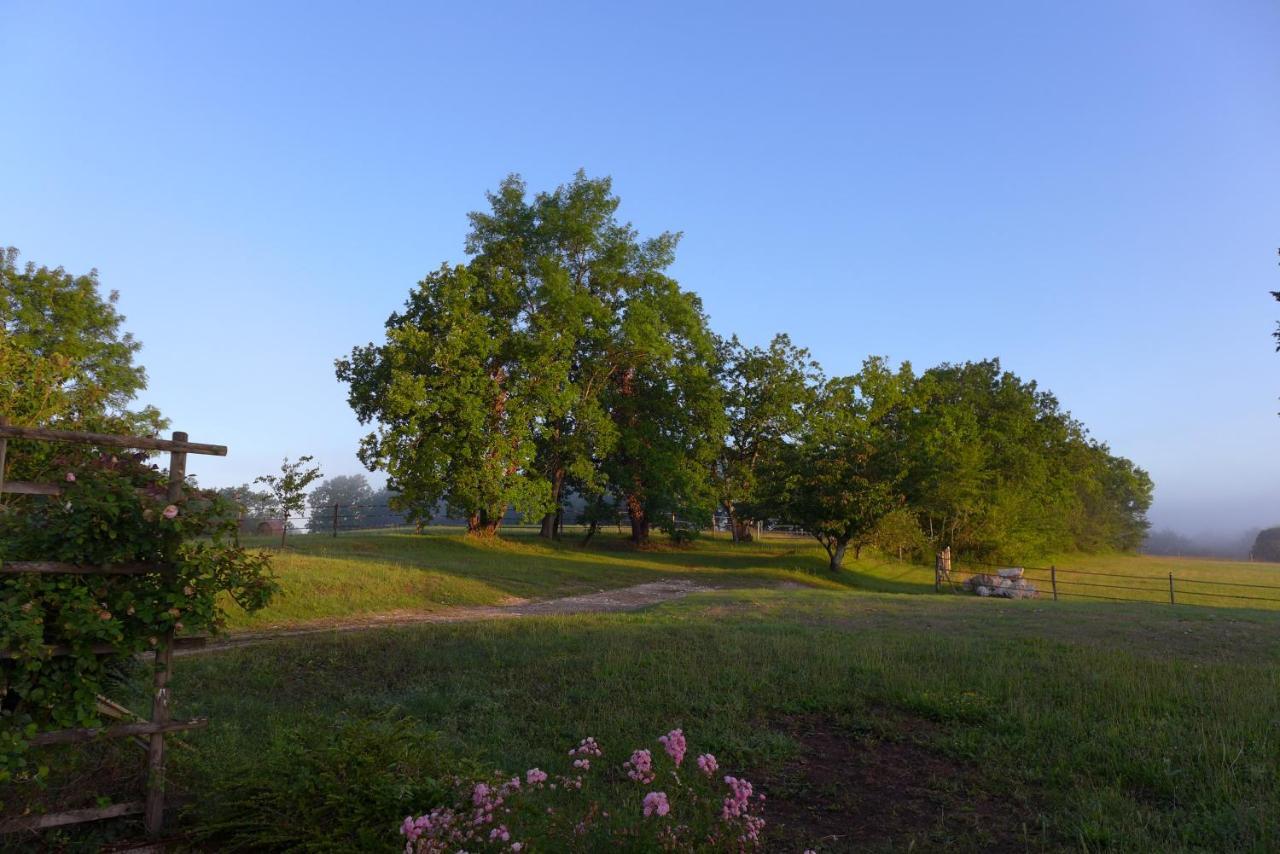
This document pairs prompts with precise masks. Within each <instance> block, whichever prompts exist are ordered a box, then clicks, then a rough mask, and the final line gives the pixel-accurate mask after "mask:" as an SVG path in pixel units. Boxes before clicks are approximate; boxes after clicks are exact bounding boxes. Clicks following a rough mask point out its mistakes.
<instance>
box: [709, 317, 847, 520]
mask: <svg viewBox="0 0 1280 854" xmlns="http://www.w3.org/2000/svg"><path fill="white" fill-rule="evenodd" d="M720 350H721V353H720V361H721V364H722V365H723V368H722V374H721V384H722V386H723V388H724V405H725V414H726V417H727V424H726V435H725V441H724V445H723V447H722V448H721V450H720V457H719V459H718V460H717V461H716V466H715V481H716V488H717V491H718V496H717V498H718V500H719V504H720V507H721V508H722V509H723V510H724V512H725V514H726V515H727V516H728V518H729V523H730V530H731V531H732V532H733V538H734V539H735V540H741V539H747V538H750V525H751V522H753V521H755V520H757V519H759V518H761V516H762V513H761V510H760V503H761V496H760V494H759V492H760V483H759V475H760V472H761V471H763V470H767V469H769V468H770V467H772V466H773V465H774V463H775V462H776V459H777V456H778V454H780V453H782V451H783V450H784V448H785V446H786V444H787V443H788V442H790V441H793V440H794V439H795V437H796V436H797V435H798V434H799V433H800V431H801V428H802V427H803V425H804V421H805V411H806V409H807V408H808V407H809V406H810V405H811V404H812V403H813V399H814V394H815V393H816V390H817V388H818V386H819V384H820V383H821V382H822V373H821V370H820V368H819V367H818V363H817V362H815V361H813V360H812V359H811V358H810V357H809V351H808V350H806V349H804V348H802V347H797V346H795V345H794V344H792V343H791V339H790V338H789V337H788V336H787V335H777V336H775V337H774V339H773V340H772V341H770V342H769V346H768V347H747V346H745V345H744V344H742V343H741V342H740V341H739V340H738V338H737V336H736V335H735V336H733V337H732V338H730V339H729V340H727V341H722V342H721V345H720Z"/></svg>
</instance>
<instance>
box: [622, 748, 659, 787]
mask: <svg viewBox="0 0 1280 854" xmlns="http://www.w3.org/2000/svg"><path fill="white" fill-rule="evenodd" d="M622 767H623V768H624V769H625V770H626V772H627V776H628V777H630V778H631V779H632V780H635V781H636V782H637V783H652V782H653V778H654V773H653V754H651V753H650V752H649V751H647V750H635V751H632V753H631V758H630V759H628V760H627V761H626V762H624V763H622Z"/></svg>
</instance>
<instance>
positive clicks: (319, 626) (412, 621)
mask: <svg viewBox="0 0 1280 854" xmlns="http://www.w3.org/2000/svg"><path fill="white" fill-rule="evenodd" d="M711 589H713V588H711V587H707V586H705V585H701V584H697V583H695V582H693V581H690V580H688V579H685V578H674V579H670V580H667V581H652V582H649V583H648V584H637V585H635V586H634V587H620V588H618V589H616V590H601V591H599V592H596V593H586V594H583V595H581V596H566V597H564V598H561V599H541V600H534V601H529V600H522V599H518V600H514V601H512V602H510V603H509V604H505V605H486V606H479V607H466V608H449V609H447V610H443V611H433V612H426V613H424V612H420V611H395V612H391V613H387V614H370V615H368V616H364V617H359V618H352V619H346V620H332V621H325V622H316V623H309V624H307V625H303V626H298V627H296V628H280V629H268V630H267V631H261V632H242V633H238V634H233V635H226V636H223V637H220V638H217V639H215V640H211V641H210V642H209V643H208V644H207V645H205V646H202V647H193V648H189V649H179V650H176V651H175V653H174V654H175V655H180V656H186V655H204V654H207V653H210V652H220V651H222V650H226V649H235V648H238V647H242V646H254V645H257V644H261V643H267V642H269V641H273V640H277V639H279V638H293V637H301V636H303V635H318V634H330V633H334V632H364V631H369V630H372V629H382V628H387V627H388V626H414V625H418V624H419V623H461V622H468V621H473V620H504V619H511V618H514V617H539V616H548V615H555V614H592V613H604V612H607V611H634V610H637V609H639V608H645V607H648V606H649V605H657V604H659V603H661V602H670V601H672V600H675V599H681V598H683V597H685V596H688V595H689V594H691V593H702V592H704V591H707V590H711Z"/></svg>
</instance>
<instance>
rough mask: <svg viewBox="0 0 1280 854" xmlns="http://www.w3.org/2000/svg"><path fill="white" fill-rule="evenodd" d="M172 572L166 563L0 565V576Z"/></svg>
mask: <svg viewBox="0 0 1280 854" xmlns="http://www.w3.org/2000/svg"><path fill="white" fill-rule="evenodd" d="M172 570H173V565H172V564H168V563H104V564H100V565H97V566H92V565H88V564H83V563H65V562H63V561H56V560H10V561H5V562H4V563H0V575H12V574H16V573H20V572H36V573H41V574H43V575H146V574H147V573H149V572H170V571H172Z"/></svg>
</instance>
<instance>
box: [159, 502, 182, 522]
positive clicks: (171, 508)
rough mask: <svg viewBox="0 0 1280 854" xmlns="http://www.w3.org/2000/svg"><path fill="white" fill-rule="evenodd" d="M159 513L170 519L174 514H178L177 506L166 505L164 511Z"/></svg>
mask: <svg viewBox="0 0 1280 854" xmlns="http://www.w3.org/2000/svg"><path fill="white" fill-rule="evenodd" d="M161 515H162V516H164V518H166V519H172V518H173V517H174V516H177V515H178V508H177V507H176V506H174V505H172V504H170V505H169V506H168V507H166V508H164V512H163V513H162V514H161Z"/></svg>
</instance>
